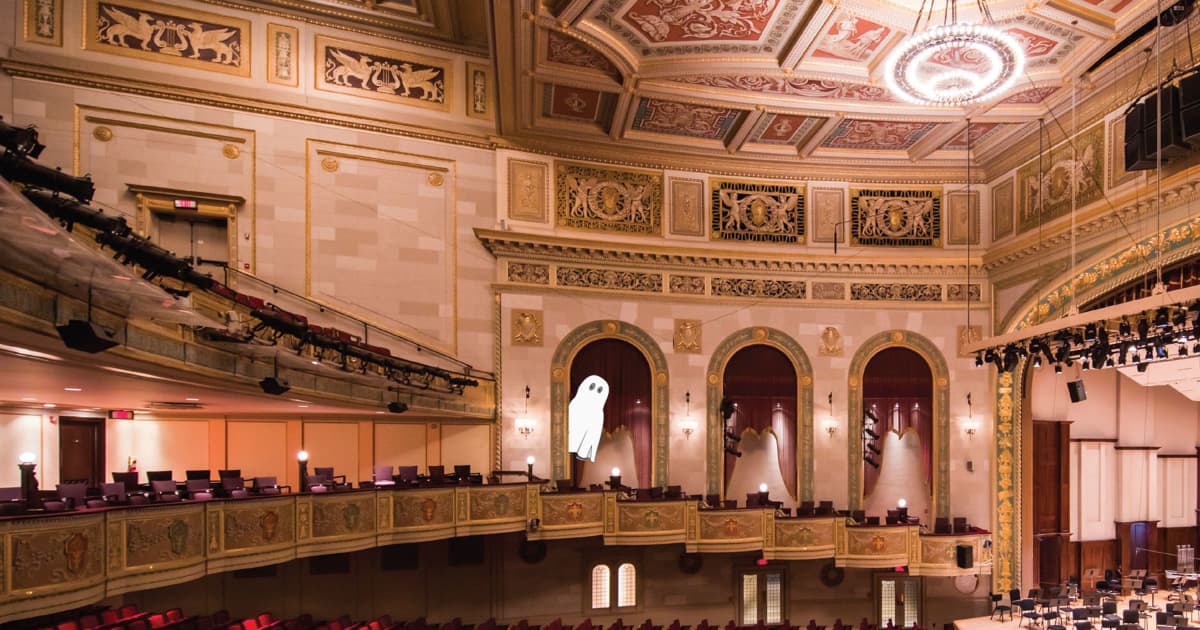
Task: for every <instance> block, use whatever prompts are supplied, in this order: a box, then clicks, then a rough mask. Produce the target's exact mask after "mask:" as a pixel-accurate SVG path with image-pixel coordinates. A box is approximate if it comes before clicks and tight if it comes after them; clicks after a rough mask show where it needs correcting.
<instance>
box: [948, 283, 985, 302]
mask: <svg viewBox="0 0 1200 630" xmlns="http://www.w3.org/2000/svg"><path fill="white" fill-rule="evenodd" d="M982 294H983V288H982V287H981V286H979V285H978V284H974V283H972V284H970V285H967V284H964V283H961V282H957V283H953V284H947V285H946V301H947V302H967V301H970V302H978V301H980V299H982V297H983V296H982Z"/></svg>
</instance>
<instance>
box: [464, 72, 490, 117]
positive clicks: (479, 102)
mask: <svg viewBox="0 0 1200 630" xmlns="http://www.w3.org/2000/svg"><path fill="white" fill-rule="evenodd" d="M495 89H496V88H495V86H494V85H493V82H492V72H491V69H490V68H489V67H488V66H485V65H482V64H478V63H472V62H470V61H468V62H467V94H468V96H469V98H467V99H466V102H467V116H470V117H471V118H482V119H485V120H490V119H491V118H492V103H493V102H495V99H496V97H495Z"/></svg>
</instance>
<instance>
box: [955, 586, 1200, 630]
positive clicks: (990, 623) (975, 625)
mask: <svg viewBox="0 0 1200 630" xmlns="http://www.w3.org/2000/svg"><path fill="white" fill-rule="evenodd" d="M1169 594H1170V593H1166V592H1159V593H1158V594H1157V596H1156V597H1155V598H1154V599H1153V603H1152V602H1151V599H1150V598H1149V597H1147V598H1145V601H1146V606H1147V607H1149V606H1152V605H1153V606H1157V609H1158V610H1166V607H1167V595H1169ZM1004 599H1005V601H1007V600H1008V597H1007V596H1005V598H1004ZM1134 599H1139V598H1138V597H1137V596H1134V595H1128V596H1122V597H1118V598H1117V614H1118V615H1120V614H1121V611H1122V610H1125V609H1126V608H1129V602H1130V601H1131V600H1134ZM1158 610H1149V613H1150V617H1149V618H1148V619H1143V620H1142V624H1141V626H1142V628H1144V629H1145V630H1155V629H1156V628H1157V627H1158V624H1156V623H1155V614H1154V613H1155V612H1158ZM998 619H999V617H998V616H997V618H995V619H993V618H990V617H971V618H969V619H955V620H954V627H955V629H956V630H1016V628H1017V625H1018V624H1020V625H1021V627H1023V628H1025V627H1029V622H1028V621H1026V620H1025V619H1022V618H1021V613H1020V611H1019V610H1018V611H1015V612H1014V613H1013V618H1012V619H1011V620H1009V618H1008V616H1007V615H1006V616H1005V617H1004V621H999V620H998ZM1198 620H1200V617H1196V616H1193V618H1192V620H1191V621H1189V622H1188V623H1189V625H1190V626H1196V625H1200V621H1198ZM1061 623H1062V625H1064V626H1066V627H1067V629H1068V630H1074V626H1072V625H1071V624H1072V622H1071V620H1070V619H1067V620H1065V621H1063V622H1061ZM1035 627H1037V626H1035ZM1040 627H1041V628H1043V630H1044V629H1045V627H1046V626H1045V625H1044V624H1043V625H1042V626H1040ZM1166 627H1170V628H1174V627H1175V626H1164V628H1166ZM1095 628H1096V630H1100V624H1099V623H1098V622H1097V623H1095Z"/></svg>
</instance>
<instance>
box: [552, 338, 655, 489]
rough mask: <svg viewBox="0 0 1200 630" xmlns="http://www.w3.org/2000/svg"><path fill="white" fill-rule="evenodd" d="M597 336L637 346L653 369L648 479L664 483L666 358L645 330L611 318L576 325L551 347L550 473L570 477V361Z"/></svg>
mask: <svg viewBox="0 0 1200 630" xmlns="http://www.w3.org/2000/svg"><path fill="white" fill-rule="evenodd" d="M599 339H620V340H622V341H625V342H628V343H629V344H631V345H632V346H633V347H635V348H637V349H638V350H639V351H640V352H641V353H642V355H643V356H645V357H646V362H647V363H649V364H650V369H651V370H652V372H653V373H652V374H651V382H652V391H651V397H652V398H653V400H652V401H651V403H650V406H651V409H652V410H653V411H652V415H651V433H650V434H651V441H652V444H651V449H652V450H653V453H654V460H653V463H652V466H651V473H650V474H651V479H653V483H654V485H656V486H665V485H667V479H668V478H669V477H668V475H667V456H668V451H669V446H670V445H669V442H670V440H668V439H667V438H668V437H669V436H668V435H667V418H668V417H669V415H670V414H669V406H670V401H671V398H670V395H669V389H670V383H671V379H670V378H669V374H668V372H667V357H666V356H665V355H664V354H663V352H662V349H661V348H659V346H658V342H657V341H655V340H654V338H653V337H651V336H650V335H649V334H647V333H646V331H644V330H642V329H641V328H638V327H637V326H634V325H633V324H630V323H628V322H620V321H614V320H596V321H593V322H588V323H586V324H583V325H582V326H579V327H578V328H576V329H575V330H572V331H571V332H570V333H567V336H565V337H563V339H562V341H560V342H559V344H558V347H557V348H555V349H554V358H552V359H551V361H550V459H551V474H552V475H553V477H554V478H555V479H570V478H571V454H570V453H568V452H567V405H568V404H570V395H571V393H570V391H568V388H569V386H570V383H569V381H570V375H571V361H573V360H574V359H575V355H576V354H577V353H578V352H579V351H580V350H582V349H583V347H584V346H586V345H588V344H589V343H591V342H593V341H596V340H599Z"/></svg>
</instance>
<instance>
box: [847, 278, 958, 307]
mask: <svg viewBox="0 0 1200 630" xmlns="http://www.w3.org/2000/svg"><path fill="white" fill-rule="evenodd" d="M850 299H851V300H860V301H866V302H870V301H880V302H882V301H905V302H941V301H942V285H940V284H903V283H899V284H882V283H876V282H854V283H852V284H851V285H850Z"/></svg>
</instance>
